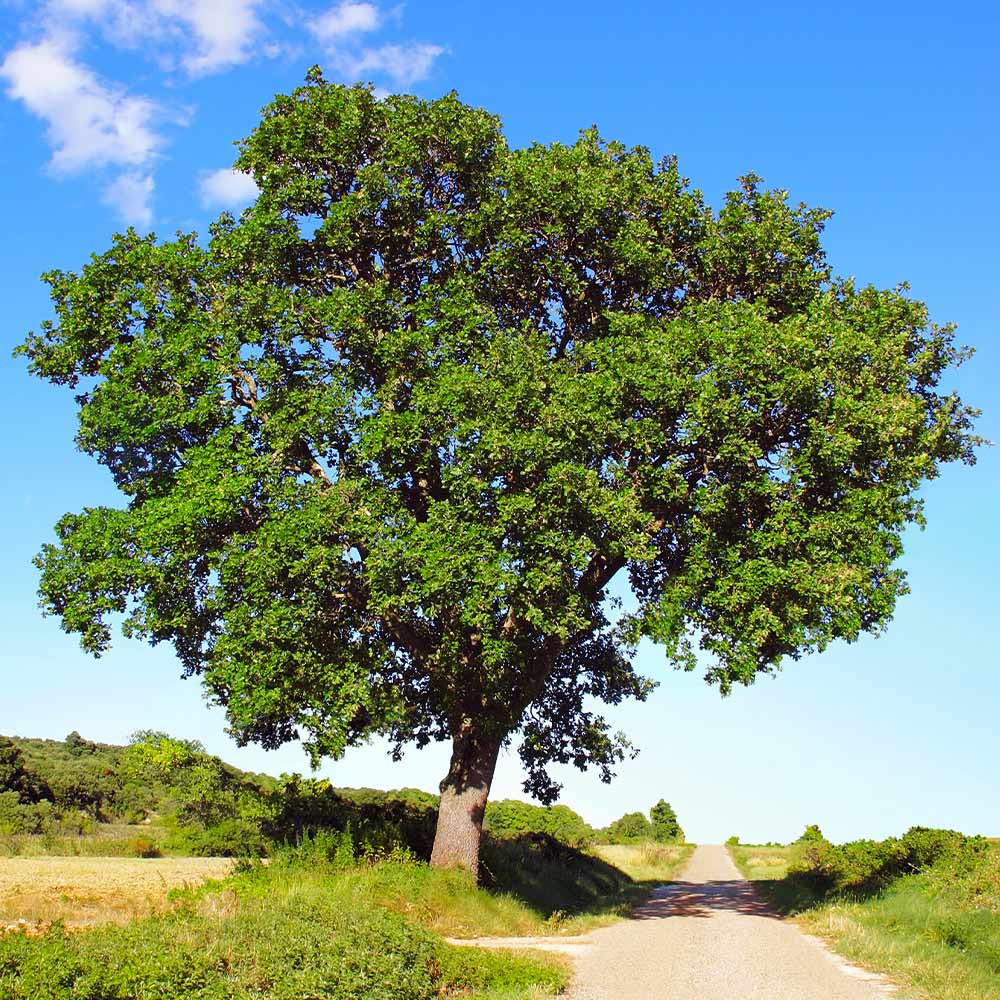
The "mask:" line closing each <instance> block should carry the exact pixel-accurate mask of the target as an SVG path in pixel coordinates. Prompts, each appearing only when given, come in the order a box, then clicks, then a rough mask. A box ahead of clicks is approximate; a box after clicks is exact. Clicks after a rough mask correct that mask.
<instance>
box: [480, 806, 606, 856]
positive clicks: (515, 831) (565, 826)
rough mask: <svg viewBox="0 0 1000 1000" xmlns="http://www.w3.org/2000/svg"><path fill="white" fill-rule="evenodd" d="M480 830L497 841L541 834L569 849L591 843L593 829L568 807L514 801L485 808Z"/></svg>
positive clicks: (592, 840)
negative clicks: (503, 838) (504, 838)
mask: <svg viewBox="0 0 1000 1000" xmlns="http://www.w3.org/2000/svg"><path fill="white" fill-rule="evenodd" d="M483 826H484V829H486V830H488V831H489V832H490V833H492V834H493V835H494V836H497V837H517V836H521V835H523V834H527V833H545V834H548V835H549V836H550V837H555V838H556V839H557V840H561V841H562V842H563V843H564V844H568V845H569V846H570V847H588V846H590V844H592V843H593V842H594V829H593V827H592V826H591V825H590V824H589V823H588V822H587V821H586V820H585V819H584V818H583V817H582V816H581V815H580V814H579V813H576V812H574V811H573V810H572V809H570V808H569V806H564V805H557V806H536V805H533V804H532V803H530V802H521V801H520V800H518V799H499V800H498V801H496V802H489V803H487V805H486V816H485V818H484V822H483Z"/></svg>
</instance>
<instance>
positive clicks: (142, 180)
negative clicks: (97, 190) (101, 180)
mask: <svg viewBox="0 0 1000 1000" xmlns="http://www.w3.org/2000/svg"><path fill="white" fill-rule="evenodd" d="M153 188H154V183H153V178H152V175H150V174H147V175H145V176H143V175H142V174H140V173H136V172H131V171H130V172H129V173H124V174H121V175H119V176H118V177H117V178H116V179H115V180H114V181H112V182H111V183H110V184H109V185H108V186H107V187H106V188H105V189H104V196H103V198H102V199H101V200H102V201H103V202H104V203H105V204H106V205H110V206H111V207H112V208H113V209H114V210H115V211H116V212H117V213H118V215H119V216H120V217H121V218H122V219H123V220H124V221H125V222H126V223H128V224H129V225H133V226H140V227H142V228H145V229H148V228H149V225H150V223H151V222H152V221H153V207H152V204H151V202H152V199H153Z"/></svg>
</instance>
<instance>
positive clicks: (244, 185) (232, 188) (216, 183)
mask: <svg viewBox="0 0 1000 1000" xmlns="http://www.w3.org/2000/svg"><path fill="white" fill-rule="evenodd" d="M198 190H199V192H200V194H201V203H202V205H204V206H205V208H212V207H218V208H242V207H243V206H244V205H246V204H247V203H248V202H251V201H253V200H254V198H256V197H257V185H256V184H255V183H254V181H253V178H252V177H251V176H250V175H249V174H244V173H241V172H240V171H239V170H230V169H228V168H227V167H223V168H222V169H221V170H213V171H211V172H210V173H205V174H202V176H201V179H200V180H199V182H198Z"/></svg>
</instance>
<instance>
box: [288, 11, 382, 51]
mask: <svg viewBox="0 0 1000 1000" xmlns="http://www.w3.org/2000/svg"><path fill="white" fill-rule="evenodd" d="M381 22H382V17H381V14H380V13H379V9H378V7H376V6H375V4H372V3H354V2H352V0H342V2H341V3H339V4H338V5H337V6H336V7H331V8H330V9H329V10H328V11H327V12H326V13H325V14H321V15H320V16H319V17H317V18H314V19H313V20H311V21H308V22H306V27H307V28H308V29H309V30H310V31H311V32H312V34H314V35H315V36H316V37H317V38H318V39H319V40H320V41H321V42H323V43H324V44H329V43H330V42H334V41H337V40H339V39H341V38H343V37H344V36H346V35H356V34H361V33H363V32H366V31H374V30H375V29H376V28H377V27H378V26H379V25H380V24H381Z"/></svg>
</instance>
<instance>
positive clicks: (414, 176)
mask: <svg viewBox="0 0 1000 1000" xmlns="http://www.w3.org/2000/svg"><path fill="white" fill-rule="evenodd" d="M236 166H237V168H238V169H240V170H243V171H245V172H247V173H248V174H250V175H251V176H252V177H253V178H254V180H255V182H256V183H257V185H258V187H259V189H260V196H259V197H258V199H257V200H256V202H255V203H254V204H253V205H252V206H251V207H250V208H249V209H248V210H247V211H246V212H245V213H244V214H243V215H242V217H241V218H240V219H239V220H235V219H234V218H232V217H231V216H229V215H224V216H222V217H221V218H220V219H219V220H218V221H217V222H216V223H215V224H214V225H213V226H212V227H211V231H210V236H209V239H208V240H207V242H201V241H199V240H198V239H197V238H196V237H195V236H194V235H181V236H178V237H177V238H176V239H175V240H172V241H167V242H158V241H157V240H156V239H155V237H154V236H149V237H140V236H139V235H137V234H136V233H134V232H132V231H129V232H127V233H126V234H124V235H119V236H116V237H114V239H113V241H112V245H111V248H110V249H109V250H107V251H106V252H105V253H103V254H100V255H95V256H94V257H92V258H91V260H90V261H89V262H88V263H87V264H85V265H84V266H83V268H82V269H81V270H80V271H79V273H72V272H64V271H54V272H50V273H49V274H48V275H46V278H45V280H46V281H47V282H48V284H49V286H50V288H51V294H52V299H53V303H54V306H55V317H54V320H53V321H47V322H45V323H43V324H42V326H41V329H40V332H38V333H33V334H31V335H30V336H29V337H28V338H27V340H26V341H25V342H24V344H23V345H22V346H21V347H20V348H19V353H20V354H22V355H24V356H25V357H26V358H27V359H28V362H29V367H30V370H31V372H32V373H33V374H34V375H37V376H39V377H42V378H45V379H48V380H49V381H51V382H53V383H55V384H57V385H65V386H69V387H71V388H73V389H75V391H76V392H77V397H76V398H77V400H78V402H79V408H80V409H79V418H80V419H79V432H78V435H77V442H78V445H79V447H80V448H81V449H82V450H83V451H85V452H87V453H88V454H90V455H93V456H94V457H95V458H96V459H97V460H98V461H99V462H101V463H102V464H104V465H105V466H106V467H107V468H108V469H109V471H110V472H111V474H112V476H113V477H114V480H115V482H116V484H117V485H118V487H119V488H120V489H121V490H122V491H123V493H124V494H125V495H126V496H127V503H126V504H123V505H122V506H120V507H95V508H87V509H85V510H83V511H82V512H80V513H78V514H69V515H67V516H66V517H64V518H63V519H62V520H61V521H60V522H59V524H58V526H57V534H58V538H57V540H56V542H55V543H54V544H48V545H45V546H44V548H43V549H42V552H41V554H40V555H39V557H38V565H39V566H40V568H41V570H42V578H41V596H42V601H43V604H44V606H45V608H46V610H47V611H48V612H49V613H52V614H55V615H57V616H59V617H60V619H61V621H62V624H63V626H64V628H65V629H67V630H68V631H72V632H77V633H79V634H80V636H81V641H82V643H83V646H84V648H86V649H87V650H89V651H91V652H94V653H95V654H99V653H102V652H103V651H104V650H105V649H107V647H108V645H109V642H110V636H111V632H110V627H111V626H110V624H109V623H110V622H111V621H112V620H113V619H117V618H118V616H122V617H123V621H124V625H123V628H124V631H125V633H126V634H127V635H130V636H138V637H145V638H147V639H149V640H151V641H153V642H162V641H169V642H172V643H173V644H174V646H175V648H176V650H177V653H178V655H179V657H180V659H181V661H182V663H183V665H184V668H185V670H186V671H187V672H188V673H192V674H198V675H200V676H201V677H202V679H203V681H204V683H205V685H206V687H207V688H208V690H209V692H210V694H211V696H212V697H214V698H215V699H217V700H218V701H219V702H221V703H222V704H224V705H225V706H226V709H227V712H228V717H229V722H230V725H231V727H232V731H233V732H235V733H236V734H237V736H238V737H239V738H241V739H244V740H258V741H260V742H261V743H262V744H263V745H265V746H268V747H273V746H276V745H278V744H280V743H282V742H284V741H286V740H289V739H292V738H295V737H296V736H297V735H301V736H302V737H303V738H304V740H305V743H306V746H307V747H308V748H309V750H310V751H311V752H312V753H313V754H314V755H315V756H317V757H318V756H320V755H334V756H336V755H339V754H341V753H343V751H344V749H345V748H346V747H347V746H348V745H350V744H354V743H357V742H359V741H363V740H365V739H366V738H367V737H368V736H370V735H372V734H375V733H380V734H387V735H388V736H389V737H390V738H391V739H392V741H393V743H394V744H395V747H396V752H399V749H400V748H401V747H402V746H403V745H404V744H406V743H408V742H410V741H415V742H416V743H417V744H418V745H424V744H426V743H427V742H429V741H431V740H441V739H449V738H457V737H461V738H462V739H465V738H466V736H467V735H468V734H469V732H471V731H472V730H475V732H473V733H472V735H473V736H475V738H476V739H477V740H480V741H481V742H482V744H483V745H487V744H488V745H491V746H494V747H495V746H496V745H497V744H498V743H499V742H502V741H504V740H506V739H507V738H508V737H509V736H511V735H512V734H513V733H515V732H517V731H520V734H521V738H522V739H521V745H520V753H521V758H522V761H523V763H524V765H525V767H526V769H527V772H528V778H527V782H526V788H527V789H528V790H529V791H530V792H531V793H532V794H534V795H535V796H537V797H539V798H540V799H542V800H543V801H545V802H551V801H552V800H553V799H554V798H555V796H556V794H557V792H558V786H557V785H556V784H555V783H554V781H553V780H552V779H551V778H550V777H549V774H548V770H547V767H548V765H549V764H550V763H553V762H555V763H573V764H575V765H577V766H579V767H581V768H585V767H588V766H595V767H597V768H598V769H599V771H600V773H601V776H602V777H604V778H609V777H610V775H611V773H612V770H613V768H614V766H615V764H616V763H617V762H618V761H620V760H621V759H622V758H623V755H624V754H626V753H628V752H629V750H630V747H629V744H628V742H627V740H626V739H625V738H624V737H622V736H620V735H617V734H614V733H612V732H611V731H610V730H609V727H608V725H607V723H606V722H605V720H604V719H603V718H602V717H601V716H600V715H599V714H597V713H596V712H594V711H592V710H591V708H590V704H591V699H597V700H599V701H604V702H606V703H612V704H614V703H617V702H620V701H621V700H622V699H624V698H628V697H634V698H638V699H643V698H645V697H646V695H647V694H648V692H649V690H650V688H651V683H650V682H649V681H648V680H646V679H644V678H642V677H640V676H638V675H637V674H636V673H635V671H634V670H633V667H632V664H631V659H630V658H631V653H632V650H633V649H634V647H635V645H636V644H637V643H638V642H639V641H640V640H641V639H643V638H649V639H652V640H653V641H654V642H657V643H659V644H660V645H661V646H662V647H663V648H664V650H665V652H666V657H667V659H668V661H669V662H671V663H674V664H676V665H678V666H682V667H685V668H692V667H693V666H694V664H695V650H694V648H693V647H692V645H691V642H690V637H691V636H694V637H695V640H696V642H697V643H698V644H699V645H700V647H701V649H702V650H703V651H704V654H705V656H706V657H707V658H708V659H709V660H710V661H711V663H712V665H711V666H710V667H709V669H708V673H707V679H708V680H709V681H710V682H713V683H716V684H718V685H719V686H720V688H721V689H722V690H723V691H727V690H728V689H729V688H730V687H731V685H732V684H734V683H744V684H748V683H750V682H752V681H753V679H754V678H755V677H756V675H757V674H758V673H761V672H770V671H772V670H774V669H775V668H776V667H777V665H778V664H779V663H780V662H781V661H782V660H783V659H787V658H796V657H797V656H799V655H800V654H801V653H803V652H807V651H812V650H821V649H823V648H825V647H826V646H827V645H828V644H829V643H830V642H831V641H832V640H834V639H837V638H843V639H847V640H853V639H856V638H857V637H858V636H859V635H861V634H862V633H863V632H866V631H867V632H874V633H877V632H879V631H880V630H881V629H882V628H883V627H884V625H885V624H886V622H887V621H888V620H889V618H890V617H891V615H892V612H893V610H894V606H895V602H896V599H897V597H898V596H899V595H900V594H902V593H904V592H905V589H906V584H905V580H904V574H903V573H902V571H901V570H900V569H898V568H896V567H895V565H894V564H895V561H896V559H897V558H898V556H899V554H900V552H901V548H902V547H901V537H902V532H903V531H904V529H905V528H906V526H907V524H909V523H911V522H915V521H920V520H921V508H920V501H919V499H918V489H919V487H920V485H921V483H923V482H924V481H925V480H927V479H930V478H933V477H934V476H935V475H936V474H937V471H938V467H939V465H940V464H941V463H942V462H948V461H953V460H963V461H967V462H971V461H972V460H973V449H974V446H975V445H976V443H977V441H978V439H977V438H976V437H975V436H974V435H972V434H971V422H972V419H973V417H974V411H972V410H970V409H969V408H967V407H966V406H964V405H963V404H962V402H961V401H960V400H959V399H958V398H957V397H956V396H954V395H947V394H940V393H939V392H938V384H939V382H940V380H941V378H942V376H943V374H944V372H945V371H946V370H947V369H948V368H949V367H950V366H952V365H953V364H956V363H958V362H959V361H961V360H962V359H963V357H964V356H965V353H964V352H963V351H962V350H961V349H959V348H957V347H955V346H954V345H953V333H952V330H951V329H950V328H948V327H944V328H940V327H937V326H934V325H933V324H931V323H930V322H929V319H928V315H927V311H926V309H925V307H924V306H923V305H922V304H921V303H919V302H917V301H914V300H911V299H909V298H907V297H906V295H905V294H904V291H905V290H903V289H897V290H894V291H880V290H877V289H875V288H871V287H866V288H858V287H856V286H855V285H854V284H853V283H851V282H843V281H838V280H833V279H831V276H830V271H829V269H828V267H827V266H826V263H825V259H824V253H823V249H822V246H821V243H820V235H821V232H822V229H823V226H824V223H825V221H826V219H827V218H828V216H829V213H828V212H826V211H824V210H821V209H815V208H808V207H806V206H804V205H799V206H794V207H793V206H792V205H790V204H789V203H788V200H787V195H786V193H785V192H784V191H781V190H767V189H765V188H763V187H762V186H761V184H760V181H759V179H758V178H756V177H753V176H747V177H745V178H743V179H742V182H741V186H740V187H739V189H737V190H735V191H733V192H731V193H730V194H728V195H727V196H726V198H725V202H724V204H723V206H722V207H721V209H719V210H718V211H713V210H712V209H711V208H710V207H708V206H706V205H705V204H704V202H703V200H702V197H701V195H700V194H699V193H698V192H697V191H696V190H692V189H691V188H689V187H688V185H687V182H686V181H685V180H684V179H683V178H682V176H681V174H680V172H679V170H678V167H677V164H676V162H675V161H674V160H672V159H667V160H664V161H663V162H661V163H654V162H653V160H652V158H651V156H650V154H649V151H648V150H647V149H645V148H643V147H635V148H632V149H628V148H626V147H625V146H624V145H622V144H621V143H618V142H614V141H606V140H605V139H603V138H602V137H601V136H600V135H598V134H597V132H596V131H594V130H588V131H585V132H583V133H581V135H580V137H579V138H578V139H577V141H575V142H574V143H572V144H571V145H564V144H562V143H552V144H550V145H541V144H534V145H532V146H530V147H528V148H525V149H511V148H509V147H508V146H507V143H506V141H505V139H504V136H503V133H502V131H501V128H500V123H499V121H498V120H497V119H496V118H495V117H494V116H492V115H490V114H487V113H486V112H484V111H481V110H478V109H475V108H471V107H468V106H466V105H463V104H462V103H460V102H459V101H458V99H457V98H456V97H455V96H454V95H448V96H446V97H443V98H441V99H440V100H436V101H422V100H418V99H416V98H412V97H403V96H390V97H387V98H385V99H379V98H378V97H376V95H375V94H374V93H373V92H372V91H371V90H370V89H366V88H364V87H360V86H359V87H350V88H349V87H341V86H334V85H331V84H329V83H327V82H326V81H325V80H324V79H323V78H322V76H321V74H320V73H319V71H318V70H317V71H314V72H312V73H311V74H310V75H309V77H308V80H307V83H306V85H305V86H304V87H301V88H299V89H298V90H296V91H295V92H294V93H293V94H291V95H289V96H279V97H278V98H276V99H275V101H274V102H273V103H272V104H271V105H270V106H268V107H267V108H266V109H265V110H264V112H263V116H262V119H261V122H260V124H259V125H258V127H257V128H256V129H255V130H254V131H253V133H252V134H251V135H250V136H249V137H248V138H247V139H246V140H244V141H243V142H242V143H241V144H240V155H239V158H238V161H237V164H236ZM618 575H621V577H622V578H623V579H626V580H627V582H628V584H629V586H630V587H631V590H632V594H633V596H634V598H635V610H634V611H632V612H630V613H629V614H627V615H625V616H624V619H623V620H622V622H621V624H620V626H618V625H614V626H613V625H612V622H611V619H610V618H609V616H608V614H607V610H608V601H607V594H608V591H607V588H608V586H609V584H610V583H611V581H612V579H613V578H614V577H616V576H618Z"/></svg>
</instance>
